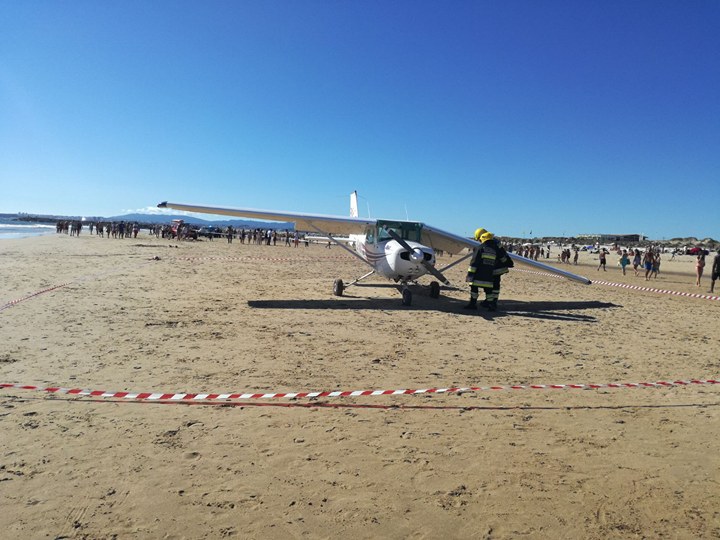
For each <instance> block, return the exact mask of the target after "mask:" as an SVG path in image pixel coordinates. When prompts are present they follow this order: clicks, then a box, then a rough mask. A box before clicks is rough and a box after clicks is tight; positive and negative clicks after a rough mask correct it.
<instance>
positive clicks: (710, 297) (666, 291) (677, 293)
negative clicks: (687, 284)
mask: <svg viewBox="0 0 720 540" xmlns="http://www.w3.org/2000/svg"><path fill="white" fill-rule="evenodd" d="M515 271H516V272H524V273H526V274H536V275H538V276H548V277H554V278H560V279H562V276H559V275H556V274H550V273H548V272H535V271H533V270H523V269H521V268H518V269H515ZM590 281H591V282H592V284H593V285H606V286H608V287H620V288H621V289H632V290H635V291H645V292H654V293H660V294H670V295H673V296H686V297H689V298H702V299H703V300H720V296H713V295H711V294H698V293H688V292H681V291H671V290H670V289H656V288H654V287H641V286H640V285H630V284H628V283H614V282H612V281H601V280H590Z"/></svg>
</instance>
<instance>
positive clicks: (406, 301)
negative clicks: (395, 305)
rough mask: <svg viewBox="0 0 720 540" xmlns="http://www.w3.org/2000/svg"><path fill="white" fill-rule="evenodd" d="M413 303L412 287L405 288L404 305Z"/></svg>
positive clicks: (403, 293)
mask: <svg viewBox="0 0 720 540" xmlns="http://www.w3.org/2000/svg"><path fill="white" fill-rule="evenodd" d="M411 304H412V293H411V292H410V289H403V292H402V305H403V306H409V305H411Z"/></svg>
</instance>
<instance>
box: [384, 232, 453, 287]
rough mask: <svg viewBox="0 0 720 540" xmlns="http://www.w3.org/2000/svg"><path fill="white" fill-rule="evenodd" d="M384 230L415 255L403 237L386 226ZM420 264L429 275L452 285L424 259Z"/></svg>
mask: <svg viewBox="0 0 720 540" xmlns="http://www.w3.org/2000/svg"><path fill="white" fill-rule="evenodd" d="M383 229H385V232H387V233H388V234H389V235H390V237H391V238H392V239H393V240H395V241H396V242H397V243H398V244H400V245H401V246H402V247H403V248H405V249H406V250H407V251H408V253H411V254H412V253H415V250H414V249H413V248H412V246H410V244H408V243H407V242H406V241H405V240H404V239H403V237H402V236H400V235H399V234H398V233H396V232H395V231H393V230H392V229H389V228H388V227H386V226H383ZM420 264H422V265H423V266H424V267H425V270H427V271H428V272H429V273H431V274H432V275H433V276H435V277H436V278H438V279H439V280H440V281H442V282H443V283H444V284H445V285H450V282H449V281H448V280H447V278H446V277H445V276H443V275H442V272H440V270H438V269H437V268H435V267H434V266H433V265H432V264H430V263H429V262H428V261H426V260H425V259H424V258H423V259H421V260H420Z"/></svg>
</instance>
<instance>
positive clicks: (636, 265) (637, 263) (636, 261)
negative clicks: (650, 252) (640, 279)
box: [632, 248, 642, 277]
mask: <svg viewBox="0 0 720 540" xmlns="http://www.w3.org/2000/svg"><path fill="white" fill-rule="evenodd" d="M641 261H642V256H641V255H640V250H639V249H638V248H635V255H634V256H633V262H632V264H633V270H635V277H637V276H638V274H639V273H640V270H639V268H640V262H641Z"/></svg>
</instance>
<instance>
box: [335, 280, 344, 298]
mask: <svg viewBox="0 0 720 540" xmlns="http://www.w3.org/2000/svg"><path fill="white" fill-rule="evenodd" d="M344 290H345V284H344V283H343V280H342V279H336V280H335V281H334V282H333V294H334V295H335V296H342V294H343V291H344Z"/></svg>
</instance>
